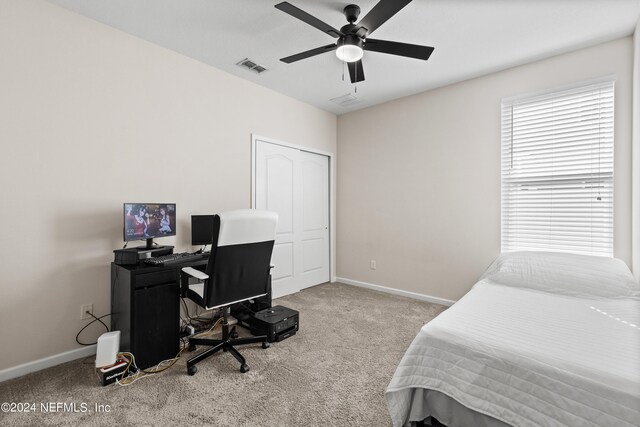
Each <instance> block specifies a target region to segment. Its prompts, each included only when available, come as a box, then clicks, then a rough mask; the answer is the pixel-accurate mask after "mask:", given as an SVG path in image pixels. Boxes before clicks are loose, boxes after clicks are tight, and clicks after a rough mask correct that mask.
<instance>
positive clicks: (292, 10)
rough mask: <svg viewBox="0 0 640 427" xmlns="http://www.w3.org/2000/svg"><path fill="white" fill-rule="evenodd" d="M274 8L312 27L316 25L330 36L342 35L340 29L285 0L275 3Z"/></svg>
mask: <svg viewBox="0 0 640 427" xmlns="http://www.w3.org/2000/svg"><path fill="white" fill-rule="evenodd" d="M275 8H276V9H280V10H281V11H283V12H284V13H288V14H289V15H291V16H293V17H294V18H298V19H299V20H301V21H302V22H306V23H307V24H309V25H311V26H312V27H316V28H317V29H319V30H320V31H322V32H323V33H327V34H329V35H330V36H331V37H334V38H338V37H340V36H342V35H344V34H342V33H341V32H340V30H336V29H335V28H333V27H332V26H331V25H329V24H327V23H325V22H322V21H321V20H319V19H318V18H316V17H315V16H313V15H310V14H308V13H307V12H305V11H304V10H302V9H299V8H297V7H295V6H294V5H292V4H291V3H288V2H286V1H283V2H282V3H278V4H277V5H275Z"/></svg>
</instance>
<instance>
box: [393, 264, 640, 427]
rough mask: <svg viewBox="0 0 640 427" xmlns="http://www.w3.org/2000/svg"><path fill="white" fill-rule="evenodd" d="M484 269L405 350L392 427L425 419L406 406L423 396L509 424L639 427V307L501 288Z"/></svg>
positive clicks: (628, 300)
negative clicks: (437, 396)
mask: <svg viewBox="0 0 640 427" xmlns="http://www.w3.org/2000/svg"><path fill="white" fill-rule="evenodd" d="M499 260H500V259H499ZM496 262H497V261H496ZM591 265H596V268H600V266H598V265H597V263H595V264H591ZM511 267H513V265H512V266H511ZM511 267H510V269H511V273H513V271H516V272H517V270H518V268H519V267H518V266H516V268H515V269H513V268H511ZM492 268H493V273H494V274H489V272H490V271H491V270H492ZM492 268H490V269H489V270H488V272H487V274H485V275H484V276H483V277H484V278H483V279H482V280H481V281H480V282H478V283H477V284H476V285H475V286H474V287H473V289H472V290H471V291H470V292H469V293H468V294H467V295H465V296H464V297H463V298H462V299H460V300H459V301H458V302H457V303H456V304H454V306H453V307H451V308H449V309H448V310H447V311H445V312H444V313H442V314H441V315H439V316H438V317H437V318H436V319H434V320H432V321H431V322H429V323H428V324H427V325H425V326H424V327H423V328H422V329H421V331H420V332H419V333H418V335H417V336H416V338H415V339H414V341H413V343H412V344H411V346H410V347H409V349H408V350H407V352H406V354H405V355H404V357H403V359H402V361H401V362H400V365H399V366H398V368H397V370H396V373H395V374H394V376H393V378H392V380H391V383H390V384H389V387H388V388H387V391H386V398H387V403H388V406H389V410H390V414H391V418H392V420H393V425H394V426H396V427H399V426H403V425H405V424H406V423H407V422H408V421H417V420H418V419H422V418H424V417H426V416H428V415H430V414H428V413H425V414H416V406H419V405H414V407H413V408H412V403H413V401H412V398H413V390H414V389H415V388H424V389H432V390H437V391H439V392H442V393H445V394H446V395H448V396H450V397H451V398H453V399H455V400H457V401H458V402H460V403H461V404H463V405H465V406H467V407H468V408H470V409H473V410H475V411H477V412H480V413H483V414H486V415H489V416H491V417H494V418H496V419H498V420H500V421H503V422H506V423H508V424H510V425H514V426H531V427H539V426H547V427H553V426H598V427H601V426H620V427H631V426H640V300H639V299H638V298H637V297H636V296H635V295H633V294H630V295H628V296H625V297H624V298H611V297H603V296H601V295H594V292H589V293H586V294H585V295H580V296H576V295H577V294H578V293H577V292H574V291H575V289H574V288H573V286H568V289H569V290H568V291H567V292H564V289H565V288H564V287H563V286H562V284H561V283H560V284H559V285H558V283H555V284H554V286H556V285H557V286H559V287H558V289H556V291H557V292H554V293H552V292H549V291H548V288H547V287H546V284H544V283H543V284H542V285H541V288H540V289H536V286H537V285H536V284H535V283H536V282H537V280H538V279H535V280H531V281H526V280H523V281H522V284H523V286H517V284H518V280H516V279H514V278H515V277H516V276H517V275H518V274H519V273H515V276H514V275H513V274H511V275H510V276H509V277H510V279H509V280H508V281H507V282H508V283H506V284H502V283H500V280H502V276H501V275H500V274H497V273H500V270H501V268H502V267H500V266H498V267H496V266H495V263H494V265H493V266H492ZM589 268H590V267H589ZM525 270H526V268H525ZM578 270H579V269H578ZM566 272H567V271H566V270H564V271H563V272H562V273H566ZM545 274H550V276H549V277H551V276H553V273H552V271H551V270H549V271H547V272H546V273H545ZM626 274H629V273H628V269H627V273H626ZM524 276H526V274H524ZM534 276H535V274H534ZM596 276H597V275H596ZM565 279H566V280H569V279H570V278H569V279H567V278H565ZM587 280H588V279H587ZM596 280H598V281H602V280H605V278H603V277H598V278H597V279H596ZM543 282H544V280H543ZM623 282H624V281H622V282H620V283H621V284H622V286H626V287H630V288H633V287H634V286H637V284H635V282H633V279H632V282H631V283H626V284H625V283H623ZM612 283H613V285H612V286H614V287H615V283H618V282H616V281H615V280H614V281H613V282H612ZM609 291H610V290H607V292H609ZM631 292H632V293H633V292H634V290H633V289H631ZM563 293H566V294H563ZM595 293H597V292H595ZM412 409H413V414H414V416H416V417H417V418H416V419H412V420H408V419H407V418H408V414H409V413H410V412H411V411H412ZM420 417H422V418H420Z"/></svg>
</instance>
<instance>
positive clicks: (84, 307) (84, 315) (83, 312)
mask: <svg viewBox="0 0 640 427" xmlns="http://www.w3.org/2000/svg"><path fill="white" fill-rule="evenodd" d="M87 311H88V312H89V313H91V314H93V304H84V305H81V306H80V320H84V319H92V317H91V316H89V315H88V314H87Z"/></svg>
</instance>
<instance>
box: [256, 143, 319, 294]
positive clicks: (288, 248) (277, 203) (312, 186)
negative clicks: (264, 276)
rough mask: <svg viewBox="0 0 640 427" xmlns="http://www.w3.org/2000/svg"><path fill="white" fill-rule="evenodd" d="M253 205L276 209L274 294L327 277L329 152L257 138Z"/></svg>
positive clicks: (291, 291) (299, 287)
mask: <svg viewBox="0 0 640 427" xmlns="http://www.w3.org/2000/svg"><path fill="white" fill-rule="evenodd" d="M254 177H255V183H254V185H255V208H256V209H265V210H270V211H274V212H277V213H278V217H279V219H278V227H277V228H276V242H275V246H274V249H273V258H272V262H273V264H274V266H275V268H274V269H273V271H272V291H273V297H274V298H277V297H280V296H283V295H288V294H291V293H294V292H297V291H299V290H300V289H303V288H306V287H309V286H313V285H317V284H320V283H324V282H328V281H329V277H330V276H329V274H330V273H329V162H328V157H326V156H322V155H320V154H315V153H308V152H305V151H301V150H298V149H295V148H290V147H286V146H282V145H277V144H272V143H268V142H264V141H256V153H255V174H254Z"/></svg>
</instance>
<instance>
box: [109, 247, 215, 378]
mask: <svg viewBox="0 0 640 427" xmlns="http://www.w3.org/2000/svg"><path fill="white" fill-rule="evenodd" d="M207 259H208V255H205V256H203V258H202V259H201V260H196V261H191V262H185V263H180V264H172V265H168V266H150V265H148V264H144V263H139V264H136V265H117V264H115V263H111V313H112V315H111V330H112V331H120V351H129V352H131V353H133V355H134V356H135V358H136V364H137V365H138V367H139V368H141V369H145V368H148V367H150V366H154V365H157V364H158V363H160V362H161V361H163V360H166V359H171V358H174V357H175V356H176V355H177V354H178V351H179V350H180V269H181V268H183V267H196V268H197V267H199V266H201V267H202V268H204V266H206V264H207Z"/></svg>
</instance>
